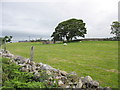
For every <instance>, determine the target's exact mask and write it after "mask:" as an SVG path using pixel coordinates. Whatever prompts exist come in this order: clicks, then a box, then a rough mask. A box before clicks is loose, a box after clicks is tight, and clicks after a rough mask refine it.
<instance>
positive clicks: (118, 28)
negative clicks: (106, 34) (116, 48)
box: [111, 21, 120, 39]
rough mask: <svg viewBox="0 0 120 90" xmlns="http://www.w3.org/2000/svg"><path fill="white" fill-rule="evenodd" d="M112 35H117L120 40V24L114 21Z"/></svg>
mask: <svg viewBox="0 0 120 90" xmlns="http://www.w3.org/2000/svg"><path fill="white" fill-rule="evenodd" d="M111 30H112V31H111V34H115V37H116V38H117V39H120V22H118V21H114V22H113V23H112V25H111Z"/></svg>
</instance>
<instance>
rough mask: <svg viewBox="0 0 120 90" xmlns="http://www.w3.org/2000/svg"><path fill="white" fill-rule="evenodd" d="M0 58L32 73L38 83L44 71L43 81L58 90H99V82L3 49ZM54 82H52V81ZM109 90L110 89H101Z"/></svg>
mask: <svg viewBox="0 0 120 90" xmlns="http://www.w3.org/2000/svg"><path fill="white" fill-rule="evenodd" d="M0 56H2V57H6V58H9V59H10V62H11V63H16V64H17V65H20V66H21V68H20V70H21V71H22V72H29V73H34V79H35V80H36V81H38V79H39V78H41V77H42V76H41V74H40V72H42V71H44V72H45V75H46V74H47V75H48V76H49V77H48V78H47V79H46V80H44V81H47V82H49V83H50V84H51V83H57V84H58V87H60V88H82V89H94V90H96V89H98V90H99V89H100V88H101V87H100V85H99V82H97V81H96V80H93V79H92V78H91V77H90V76H86V77H78V75H77V74H76V73H75V72H71V73H67V72H65V71H62V70H58V69H55V68H53V67H52V66H50V65H47V64H43V63H35V62H34V61H31V60H30V59H29V58H27V59H26V58H24V57H22V56H16V55H13V54H11V53H10V52H9V51H6V52H4V50H3V49H1V50H0ZM53 80H54V81H53ZM102 89H106V90H110V88H102ZM102 89H100V90H102Z"/></svg>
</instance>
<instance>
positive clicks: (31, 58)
mask: <svg viewBox="0 0 120 90" xmlns="http://www.w3.org/2000/svg"><path fill="white" fill-rule="evenodd" d="M33 57H34V47H33V46H32V47H31V50H30V61H33Z"/></svg>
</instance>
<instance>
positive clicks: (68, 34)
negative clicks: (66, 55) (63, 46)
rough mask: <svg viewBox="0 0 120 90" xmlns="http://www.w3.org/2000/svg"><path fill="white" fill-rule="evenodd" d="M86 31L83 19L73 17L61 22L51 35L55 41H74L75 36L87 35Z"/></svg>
mask: <svg viewBox="0 0 120 90" xmlns="http://www.w3.org/2000/svg"><path fill="white" fill-rule="evenodd" d="M86 31H87V30H86V28H85V23H84V22H83V20H82V19H74V18H73V19H69V20H66V21H63V22H61V23H59V24H58V26H57V27H56V28H55V31H54V32H53V34H52V35H51V37H53V40H54V41H57V40H58V41H64V40H67V41H72V39H73V38H74V39H77V37H85V34H86Z"/></svg>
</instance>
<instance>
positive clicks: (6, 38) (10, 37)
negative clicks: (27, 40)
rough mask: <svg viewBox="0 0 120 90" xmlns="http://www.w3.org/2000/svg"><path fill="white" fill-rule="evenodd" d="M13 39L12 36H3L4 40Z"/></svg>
mask: <svg viewBox="0 0 120 90" xmlns="http://www.w3.org/2000/svg"><path fill="white" fill-rule="evenodd" d="M11 39H12V36H5V37H4V38H3V42H10V41H11Z"/></svg>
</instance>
